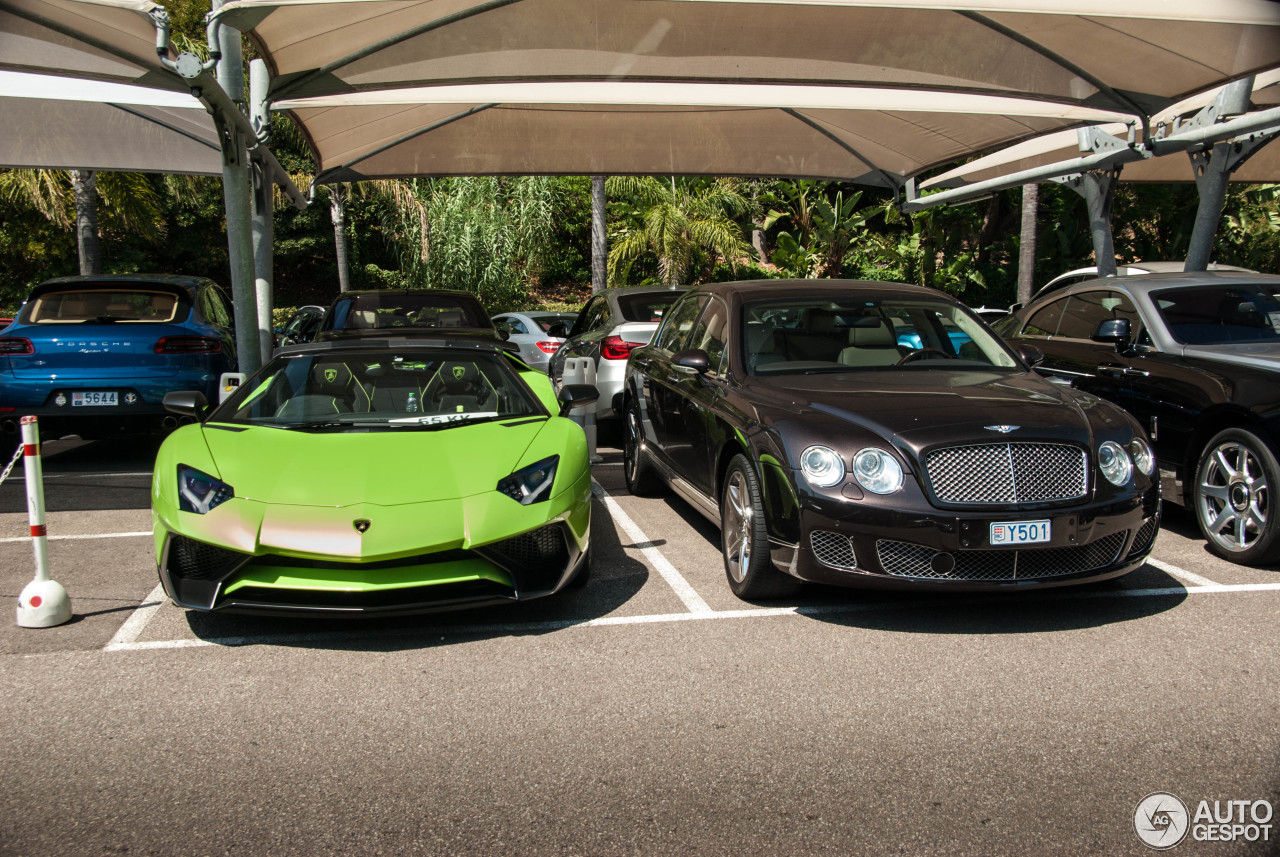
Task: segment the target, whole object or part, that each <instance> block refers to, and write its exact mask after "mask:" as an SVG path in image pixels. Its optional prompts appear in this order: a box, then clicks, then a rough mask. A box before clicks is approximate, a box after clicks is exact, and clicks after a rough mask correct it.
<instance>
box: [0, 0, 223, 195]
mask: <svg viewBox="0 0 1280 857" xmlns="http://www.w3.org/2000/svg"><path fill="white" fill-rule="evenodd" d="M155 8H157V7H156V5H155V4H154V3H151V2H141V0H98V2H92V3H86V2H79V0H0V110H3V115H4V119H5V121H4V124H3V126H0V166H4V167H25V168H53V169H63V168H65V169H93V170H128V171H141V172H165V173H190V174H198V175H220V174H221V172H222V167H221V164H222V159H221V153H220V149H219V144H218V135H217V132H216V131H215V130H214V125H213V121H212V119H211V118H210V117H209V114H208V113H207V112H206V111H205V109H204V107H203V106H202V105H201V104H200V102H199V101H197V100H196V99H195V98H193V97H192V96H191V93H190V91H189V88H188V86H187V85H186V83H185V82H184V81H183V80H182V79H181V78H179V77H178V76H177V75H175V74H173V73H172V72H170V71H167V70H165V69H164V68H163V67H162V66H161V64H160V61H159V58H158V57H157V56H156V51H155V41H156V35H155V27H154V25H153V24H152V22H151V20H150V18H149V17H147V16H148V15H149V14H150V12H151V11H152V10H153V9H155Z"/></svg>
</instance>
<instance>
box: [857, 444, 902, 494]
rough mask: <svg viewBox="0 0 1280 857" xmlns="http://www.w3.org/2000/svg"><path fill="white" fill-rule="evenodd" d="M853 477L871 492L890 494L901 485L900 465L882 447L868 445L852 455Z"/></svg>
mask: <svg viewBox="0 0 1280 857" xmlns="http://www.w3.org/2000/svg"><path fill="white" fill-rule="evenodd" d="M853 478H854V479H857V480H858V484H859V485H861V486H862V487H863V488H866V489H867V490H868V491H870V492H871V493H872V494H892V493H893V492H894V491H897V490H898V489H899V488H901V487H902V465H901V464H899V463H898V459H896V458H894V457H893V456H892V455H890V454H889V453H888V452H885V451H884V450H883V449H877V448H876V447H874V446H869V447H867V448H866V449H863V450H860V451H859V452H858V454H857V455H855V456H854V457H853Z"/></svg>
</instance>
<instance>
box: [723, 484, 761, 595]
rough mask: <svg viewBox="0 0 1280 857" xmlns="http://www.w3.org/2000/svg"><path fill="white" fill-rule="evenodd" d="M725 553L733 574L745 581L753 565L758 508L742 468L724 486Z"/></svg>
mask: <svg viewBox="0 0 1280 857" xmlns="http://www.w3.org/2000/svg"><path fill="white" fill-rule="evenodd" d="M724 499H725V516H724V556H725V562H726V565H727V566H728V568H729V574H730V576H732V577H733V579H734V580H736V581H737V582H739V583H741V582H742V581H744V580H745V579H746V577H747V569H748V568H750V567H751V536H752V526H753V524H754V521H755V510H754V509H753V508H752V505H751V496H750V495H749V494H748V492H747V480H746V478H745V477H744V476H743V475H742V471H740V470H734V471H733V472H732V473H731V474H730V475H729V483H728V485H726V486H725V489H724Z"/></svg>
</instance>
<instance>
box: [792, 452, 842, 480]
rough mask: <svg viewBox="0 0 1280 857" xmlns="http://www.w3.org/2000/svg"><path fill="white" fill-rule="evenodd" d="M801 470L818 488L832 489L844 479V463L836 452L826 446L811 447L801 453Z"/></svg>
mask: <svg viewBox="0 0 1280 857" xmlns="http://www.w3.org/2000/svg"><path fill="white" fill-rule="evenodd" d="M800 470H801V471H802V472H803V473H804V478H805V479H808V480H809V484H811V485H813V486H815V487H817V488H830V487H831V486H832V485H838V484H840V482H841V481H843V479H844V462H843V461H842V460H841V459H840V456H839V455H837V454H836V451H835V450H833V449H830V448H828V447H825V446H811V447H809V448H808V449H806V450H805V451H804V452H802V453H800Z"/></svg>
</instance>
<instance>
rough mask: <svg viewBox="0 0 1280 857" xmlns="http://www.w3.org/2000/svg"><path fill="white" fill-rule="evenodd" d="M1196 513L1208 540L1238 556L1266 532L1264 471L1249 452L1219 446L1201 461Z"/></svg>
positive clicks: (1241, 447) (1267, 498)
mask: <svg viewBox="0 0 1280 857" xmlns="http://www.w3.org/2000/svg"><path fill="white" fill-rule="evenodd" d="M1196 500H1197V502H1196V514H1197V515H1198V516H1199V517H1200V523H1201V527H1202V529H1203V530H1204V532H1205V533H1206V534H1207V535H1208V537H1209V538H1210V539H1212V540H1213V542H1214V543H1216V544H1217V545H1218V546H1219V547H1220V548H1222V549H1223V550H1224V551H1228V552H1232V553H1238V552H1241V551H1246V550H1248V549H1250V548H1251V547H1253V546H1254V545H1256V544H1257V542H1258V540H1259V539H1260V538H1262V537H1263V535H1264V534H1265V533H1266V530H1267V514H1268V512H1269V511H1270V508H1269V501H1270V493H1269V486H1268V484H1267V475H1266V471H1265V470H1264V469H1263V466H1262V462H1261V460H1260V459H1259V458H1258V456H1257V455H1256V454H1255V453H1254V451H1253V450H1252V449H1250V448H1249V447H1248V446H1246V445H1244V444H1242V443H1239V442H1237V441H1234V440H1232V441H1227V442H1226V443H1221V444H1219V445H1218V446H1217V447H1215V448H1214V449H1213V451H1212V452H1210V453H1209V455H1208V456H1207V457H1206V458H1205V461H1204V464H1203V465H1202V466H1201V468H1200V481H1199V484H1198V486H1197V490H1196Z"/></svg>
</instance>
